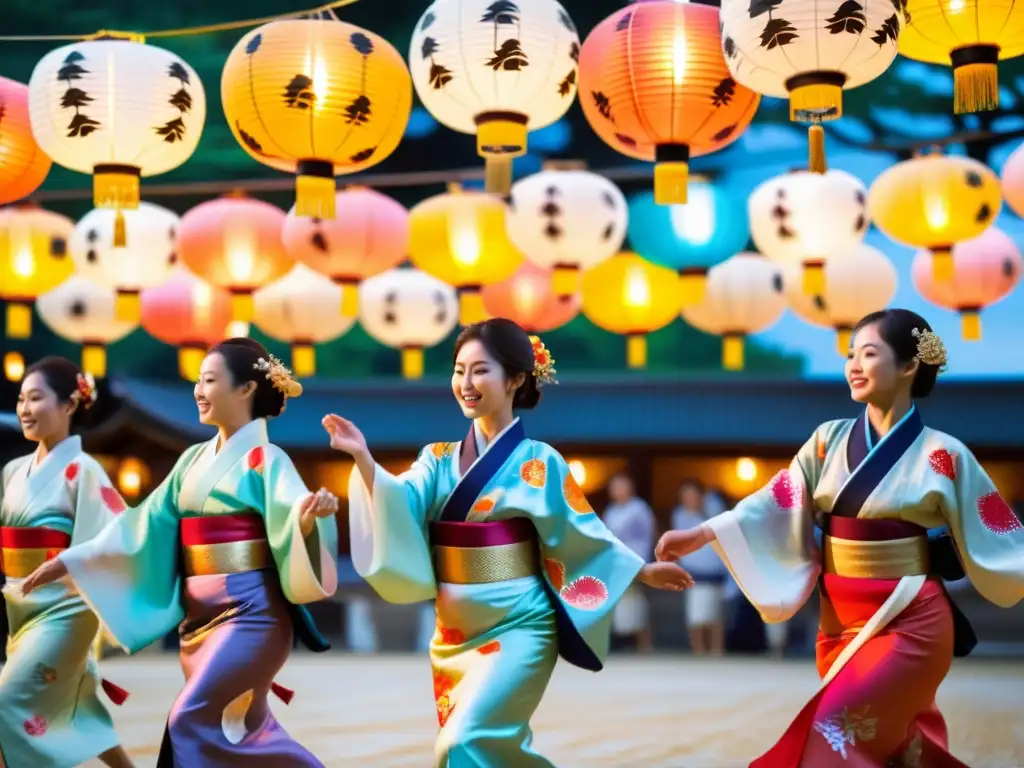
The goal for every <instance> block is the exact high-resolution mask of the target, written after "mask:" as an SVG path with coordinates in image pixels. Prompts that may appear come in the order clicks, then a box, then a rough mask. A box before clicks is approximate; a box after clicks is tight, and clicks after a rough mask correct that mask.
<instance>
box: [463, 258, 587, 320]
mask: <svg viewBox="0 0 1024 768" xmlns="http://www.w3.org/2000/svg"><path fill="white" fill-rule="evenodd" d="M551 278H552V274H551V270H550V269H544V268H543V267H539V266H537V265H536V264H534V263H532V262H529V261H524V262H523V265H522V266H521V267H520V268H519V270H518V271H517V272H516V273H515V274H514V275H512V277H510V278H508V279H507V280H502V281H501V282H500V283H492V284H491V285H485V286H484V287H483V290H482V291H481V294H482V295H483V300H484V309H486V310H487V312H488V314H490V315H491V316H493V317H507V318H508V319H509V320H512V321H514V322H516V323H518V324H519V326H520V327H522V328H523V329H524V330H526V331H528V332H529V333H546V332H547V331H553V330H555V329H556V328H560V327H562V326H563V325H565V324H566V323H568V322H569V321H570V320H572V319H573V318H574V317H576V315H578V314H579V312H580V304H581V299H580V295H579V294H575V295H571V296H564V297H562V296H558V295H557V294H556V293H555V291H554V289H553V286H552V279H551Z"/></svg>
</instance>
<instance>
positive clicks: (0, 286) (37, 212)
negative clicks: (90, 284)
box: [0, 203, 75, 339]
mask: <svg viewBox="0 0 1024 768" xmlns="http://www.w3.org/2000/svg"><path fill="white" fill-rule="evenodd" d="M74 226H75V225H74V224H73V223H72V222H71V219H69V218H67V217H66V216H61V215H60V214H57V213H52V212H51V211H44V210H43V209H42V208H40V207H39V206H38V205H34V204H31V203H20V204H18V205H14V206H11V207H9V208H4V209H0V299H3V300H4V302H6V304H7V320H6V326H7V337H8V338H11V339H27V338H29V337H30V336H31V335H32V302H33V301H35V299H36V298H37V297H38V296H40V295H41V294H44V293H46V292H47V291H50V290H53V289H54V288H56V287H57V286H58V285H60V284H61V283H63V282H64V281H65V280H67V279H68V278H69V277H71V275H72V273H73V272H74V270H75V267H74V264H73V263H72V261H71V259H70V258H68V240H69V239H70V238H71V232H72V230H73V229H74Z"/></svg>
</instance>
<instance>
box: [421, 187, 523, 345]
mask: <svg viewBox="0 0 1024 768" xmlns="http://www.w3.org/2000/svg"><path fill="white" fill-rule="evenodd" d="M507 215H508V208H507V207H506V206H505V203H503V202H502V201H501V199H499V198H497V197H495V196H493V195H489V194H485V193H483V192H471V191H463V190H461V189H459V188H458V187H457V186H454V185H453V186H452V187H450V188H449V190H448V192H447V193H446V194H443V195H436V196H434V197H430V198H427V199H426V200H424V201H423V202H421V203H420V204H419V205H417V206H416V207H415V208H413V209H412V211H411V212H410V214H409V233H410V237H409V258H410V259H411V261H412V263H413V265H415V266H416V267H417V268H418V269H421V270H423V271H424V272H426V273H427V274H428V275H433V276H434V277H436V278H438V279H439V280H443V281H444V282H446V283H448V284H449V285H453V286H455V287H456V288H457V289H458V292H459V321H460V322H461V323H462V324H463V325H469V324H471V323H475V322H478V321H480V320H483V319H485V318H486V317H487V313H486V310H485V309H484V303H483V297H482V296H481V295H480V289H481V288H482V287H483V286H485V285H490V284H491V283H497V282H500V281H502V280H505V279H506V278H509V277H512V275H513V274H515V271H516V270H517V269H518V268H519V265H520V264H522V263H523V259H524V257H523V254H522V253H520V251H519V250H518V249H517V248H516V247H515V245H513V244H512V241H511V240H510V239H509V236H508V233H507V231H506V218H507Z"/></svg>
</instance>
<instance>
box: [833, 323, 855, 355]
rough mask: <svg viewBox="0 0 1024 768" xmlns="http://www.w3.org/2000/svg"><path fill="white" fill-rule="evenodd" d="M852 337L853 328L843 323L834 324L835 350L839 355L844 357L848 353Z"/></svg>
mask: <svg viewBox="0 0 1024 768" xmlns="http://www.w3.org/2000/svg"><path fill="white" fill-rule="evenodd" d="M852 339H853V329H852V328H849V327H847V326H845V325H837V326H836V352H838V353H839V356H840V357H846V356H847V355H848V354H849V353H850V341H851V340H852Z"/></svg>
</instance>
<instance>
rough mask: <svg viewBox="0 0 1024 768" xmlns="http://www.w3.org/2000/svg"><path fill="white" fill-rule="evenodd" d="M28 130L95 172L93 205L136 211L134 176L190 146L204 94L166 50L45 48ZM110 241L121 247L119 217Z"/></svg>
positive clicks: (167, 166) (136, 45)
mask: <svg viewBox="0 0 1024 768" xmlns="http://www.w3.org/2000/svg"><path fill="white" fill-rule="evenodd" d="M28 87H29V114H30V117H31V120H32V133H33V134H34V135H35V138H36V141H37V142H38V143H39V146H40V147H42V149H43V151H44V152H46V154H48V155H49V156H50V157H51V158H53V161H54V162H55V163H57V164H58V165H62V166H64V167H65V168H68V169H70V170H72V171H78V172H79V173H89V174H92V175H93V197H94V205H95V206H96V207H97V208H114V209H115V210H117V211H120V210H122V209H131V208H135V207H136V206H138V204H139V178H140V177H141V176H154V175H157V174H160V173H166V172H167V171H170V170H172V169H174V168H177V167H178V166H179V165H181V164H182V163H184V162H185V161H186V160H187V159H188V158H189V157H190V156H191V155H192V152H193V151H195V148H196V145H197V144H198V143H199V136H200V134H201V133H202V130H203V123H204V122H205V120H206V94H205V92H204V91H203V84H202V83H201V82H200V81H199V76H198V75H197V74H196V72H195V70H194V69H192V67H190V66H189V65H188V64H186V63H185V62H184V61H183V60H182V59H181V58H180V57H179V56H177V55H176V54H174V53H171V52H170V51H166V50H164V49H163V48H157V47H155V46H152V45H146V44H145V43H142V42H134V41H129V40H88V41H82V42H77V43H71V44H70V45H65V46H64V47H62V48H57V49H56V50H53V51H50V52H49V53H48V54H46V55H45V56H43V58H42V59H40V60H39V63H38V64H36V68H35V70H34V71H33V72H32V77H31V79H30V80H29V84H28ZM117 221H118V227H117V228H116V229H115V234H116V235H117V239H116V240H115V245H123V244H124V238H123V237H121V235H124V230H123V218H121V217H118V219H117Z"/></svg>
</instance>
